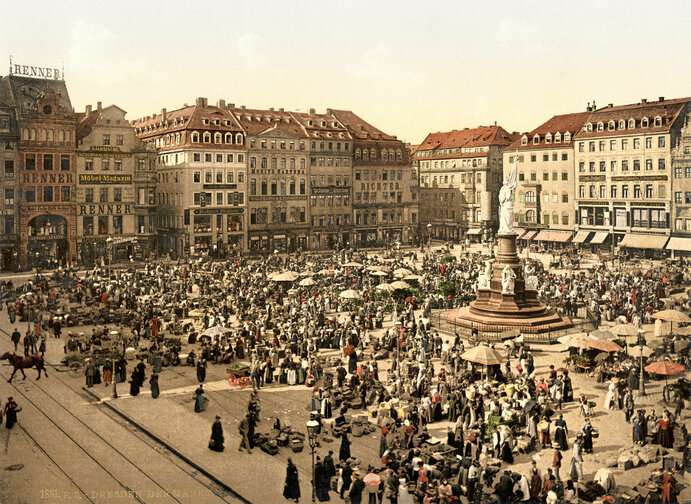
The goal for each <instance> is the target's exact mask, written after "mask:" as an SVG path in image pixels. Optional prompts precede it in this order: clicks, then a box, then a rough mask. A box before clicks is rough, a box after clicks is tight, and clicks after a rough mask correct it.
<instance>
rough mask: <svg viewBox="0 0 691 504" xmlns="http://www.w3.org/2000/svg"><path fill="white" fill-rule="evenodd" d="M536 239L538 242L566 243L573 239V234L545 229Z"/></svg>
mask: <svg viewBox="0 0 691 504" xmlns="http://www.w3.org/2000/svg"><path fill="white" fill-rule="evenodd" d="M535 239H536V240H537V241H546V242H557V243H566V242H568V241H569V240H570V239H571V232H570V231H550V230H548V229H543V230H542V231H540V233H539V234H538V235H537V236H536V237H535Z"/></svg>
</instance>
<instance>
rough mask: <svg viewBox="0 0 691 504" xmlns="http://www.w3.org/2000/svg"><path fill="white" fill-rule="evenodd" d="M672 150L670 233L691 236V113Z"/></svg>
mask: <svg viewBox="0 0 691 504" xmlns="http://www.w3.org/2000/svg"><path fill="white" fill-rule="evenodd" d="M677 138H678V140H677V142H676V144H675V146H674V148H673V150H672V208H673V219H672V226H673V227H672V233H673V234H674V235H676V236H691V112H690V113H688V114H687V116H686V118H685V120H684V127H683V129H682V130H681V133H680V135H679V136H678V137H677Z"/></svg>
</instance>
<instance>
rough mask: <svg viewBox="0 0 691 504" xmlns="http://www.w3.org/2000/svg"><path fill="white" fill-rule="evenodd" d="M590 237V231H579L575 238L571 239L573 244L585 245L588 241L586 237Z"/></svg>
mask: <svg viewBox="0 0 691 504" xmlns="http://www.w3.org/2000/svg"><path fill="white" fill-rule="evenodd" d="M589 236H590V231H579V232H578V233H576V236H574V237H573V242H574V243H585V242H587V241H588V237H589Z"/></svg>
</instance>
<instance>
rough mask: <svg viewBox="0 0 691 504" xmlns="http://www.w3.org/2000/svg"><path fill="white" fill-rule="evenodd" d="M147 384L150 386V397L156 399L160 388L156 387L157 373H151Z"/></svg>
mask: <svg viewBox="0 0 691 504" xmlns="http://www.w3.org/2000/svg"><path fill="white" fill-rule="evenodd" d="M149 386H150V387H151V398H152V399H158V396H159V395H160V393H161V390H160V389H159V388H158V374H157V373H153V374H152V375H151V378H149Z"/></svg>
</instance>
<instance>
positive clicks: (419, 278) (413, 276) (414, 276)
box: [403, 275, 422, 282]
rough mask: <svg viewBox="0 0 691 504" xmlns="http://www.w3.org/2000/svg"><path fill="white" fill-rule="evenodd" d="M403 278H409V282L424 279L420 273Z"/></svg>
mask: <svg viewBox="0 0 691 504" xmlns="http://www.w3.org/2000/svg"><path fill="white" fill-rule="evenodd" d="M403 280H407V281H408V282H419V281H420V280H422V277H421V276H420V275H407V276H405V277H404V278H403Z"/></svg>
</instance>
